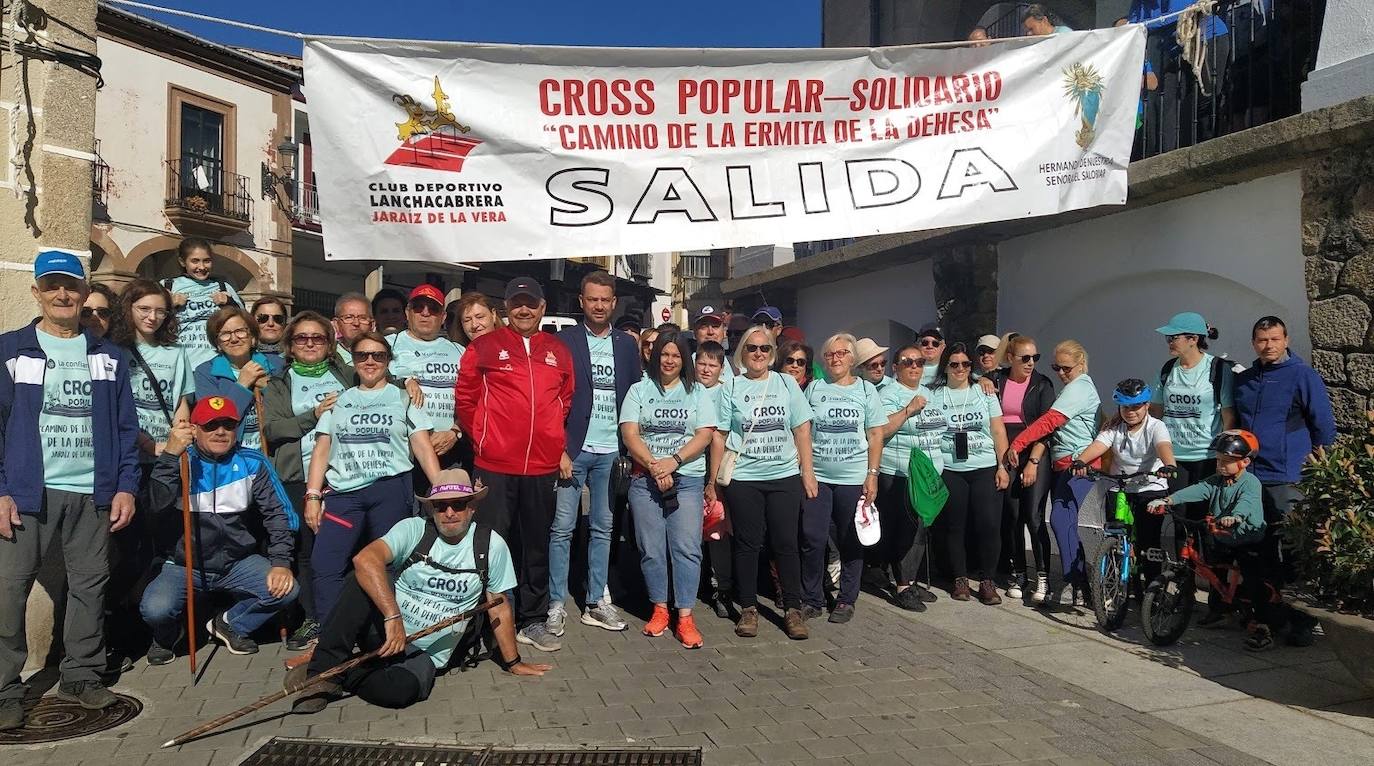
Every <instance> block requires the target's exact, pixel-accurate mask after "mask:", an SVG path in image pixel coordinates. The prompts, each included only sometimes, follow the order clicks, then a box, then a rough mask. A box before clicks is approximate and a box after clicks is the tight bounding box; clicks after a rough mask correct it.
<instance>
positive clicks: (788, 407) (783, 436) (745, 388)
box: [719, 371, 812, 481]
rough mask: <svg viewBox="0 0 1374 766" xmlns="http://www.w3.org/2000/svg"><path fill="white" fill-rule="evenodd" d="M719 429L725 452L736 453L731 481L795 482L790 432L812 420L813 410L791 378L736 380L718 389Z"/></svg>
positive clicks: (772, 376)
mask: <svg viewBox="0 0 1374 766" xmlns="http://www.w3.org/2000/svg"><path fill="white" fill-rule="evenodd" d="M720 388H721V389H722V390H721V392H720V417H719V422H720V424H721V425H722V427H728V428H729V429H730V432H729V434H728V435H727V436H726V439H725V446H726V447H727V448H728V449H731V450H734V451H735V452H737V453H739V457H737V458H736V459H735V472H734V474H733V477H732V478H733V479H742V480H744V481H772V480H773V479H782V478H786V477H788V476H796V475H797V474H798V472H799V471H800V464H799V463H798V462H797V443H796V442H795V441H794V440H793V437H792V429H794V428H796V427H797V426H799V425H801V424H802V423H805V422H807V421H809V420H811V417H812V416H811V405H809V404H807V403H806V397H805V396H804V395H802V392H801V389H800V388H798V387H797V381H796V380H794V379H793V378H792V376H791V375H783V374H782V373H780V372H772V371H770V372H769V373H768V375H767V376H766V377H764V378H763V379H762V380H754V379H752V378H749V377H747V376H745V375H736V376H735V377H733V378H731V379H730V382H729V383H722V384H720Z"/></svg>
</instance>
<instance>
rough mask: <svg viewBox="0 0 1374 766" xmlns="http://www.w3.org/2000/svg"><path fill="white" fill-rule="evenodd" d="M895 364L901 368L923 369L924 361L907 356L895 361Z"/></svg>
mask: <svg viewBox="0 0 1374 766" xmlns="http://www.w3.org/2000/svg"><path fill="white" fill-rule="evenodd" d="M897 364H898V365H899V366H901V367H924V366H925V364H926V360H924V359H912V358H911V357H909V356H904V357H902V358H901V359H898V360H897Z"/></svg>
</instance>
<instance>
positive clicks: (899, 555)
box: [874, 473, 928, 585]
mask: <svg viewBox="0 0 1374 766" xmlns="http://www.w3.org/2000/svg"><path fill="white" fill-rule="evenodd" d="M878 523H879V524H881V525H882V529H883V538H882V540H881V541H880V542H879V544H878V545H877V546H874V547H877V548H882V549H883V554H884V556H883V559H884V564H885V565H887V566H891V567H892V569H893V575H894V576H895V577H896V578H897V584H898V585H911V584H913V583H915V582H916V581H917V580H918V579H919V577H918V575H919V573H920V572H919V570H920V568H921V561H922V560H924V559H925V555H926V533H927V531H928V528H927V527H926V525H925V523H924V522H922V521H921V517H920V516H917V515H916V511H915V510H913V509H912V507H911V496H910V495H908V494H907V478H906V477H905V476H894V475H892V474H886V473H884V474H879V475H878Z"/></svg>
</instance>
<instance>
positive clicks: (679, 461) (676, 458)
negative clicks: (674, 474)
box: [673, 452, 682, 466]
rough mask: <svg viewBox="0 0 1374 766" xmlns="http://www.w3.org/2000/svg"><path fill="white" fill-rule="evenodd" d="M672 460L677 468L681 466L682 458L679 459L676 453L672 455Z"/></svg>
mask: <svg viewBox="0 0 1374 766" xmlns="http://www.w3.org/2000/svg"><path fill="white" fill-rule="evenodd" d="M673 459H674V460H676V461H677V464H678V465H679V466H680V465H682V458H681V457H679V456H678V454H677V453H676V452H674V453H673Z"/></svg>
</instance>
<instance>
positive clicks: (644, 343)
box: [639, 340, 654, 348]
mask: <svg viewBox="0 0 1374 766" xmlns="http://www.w3.org/2000/svg"><path fill="white" fill-rule="evenodd" d="M639 347H640V348H653V347H654V342H653V341H651V340H642V341H640V342H639Z"/></svg>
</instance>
